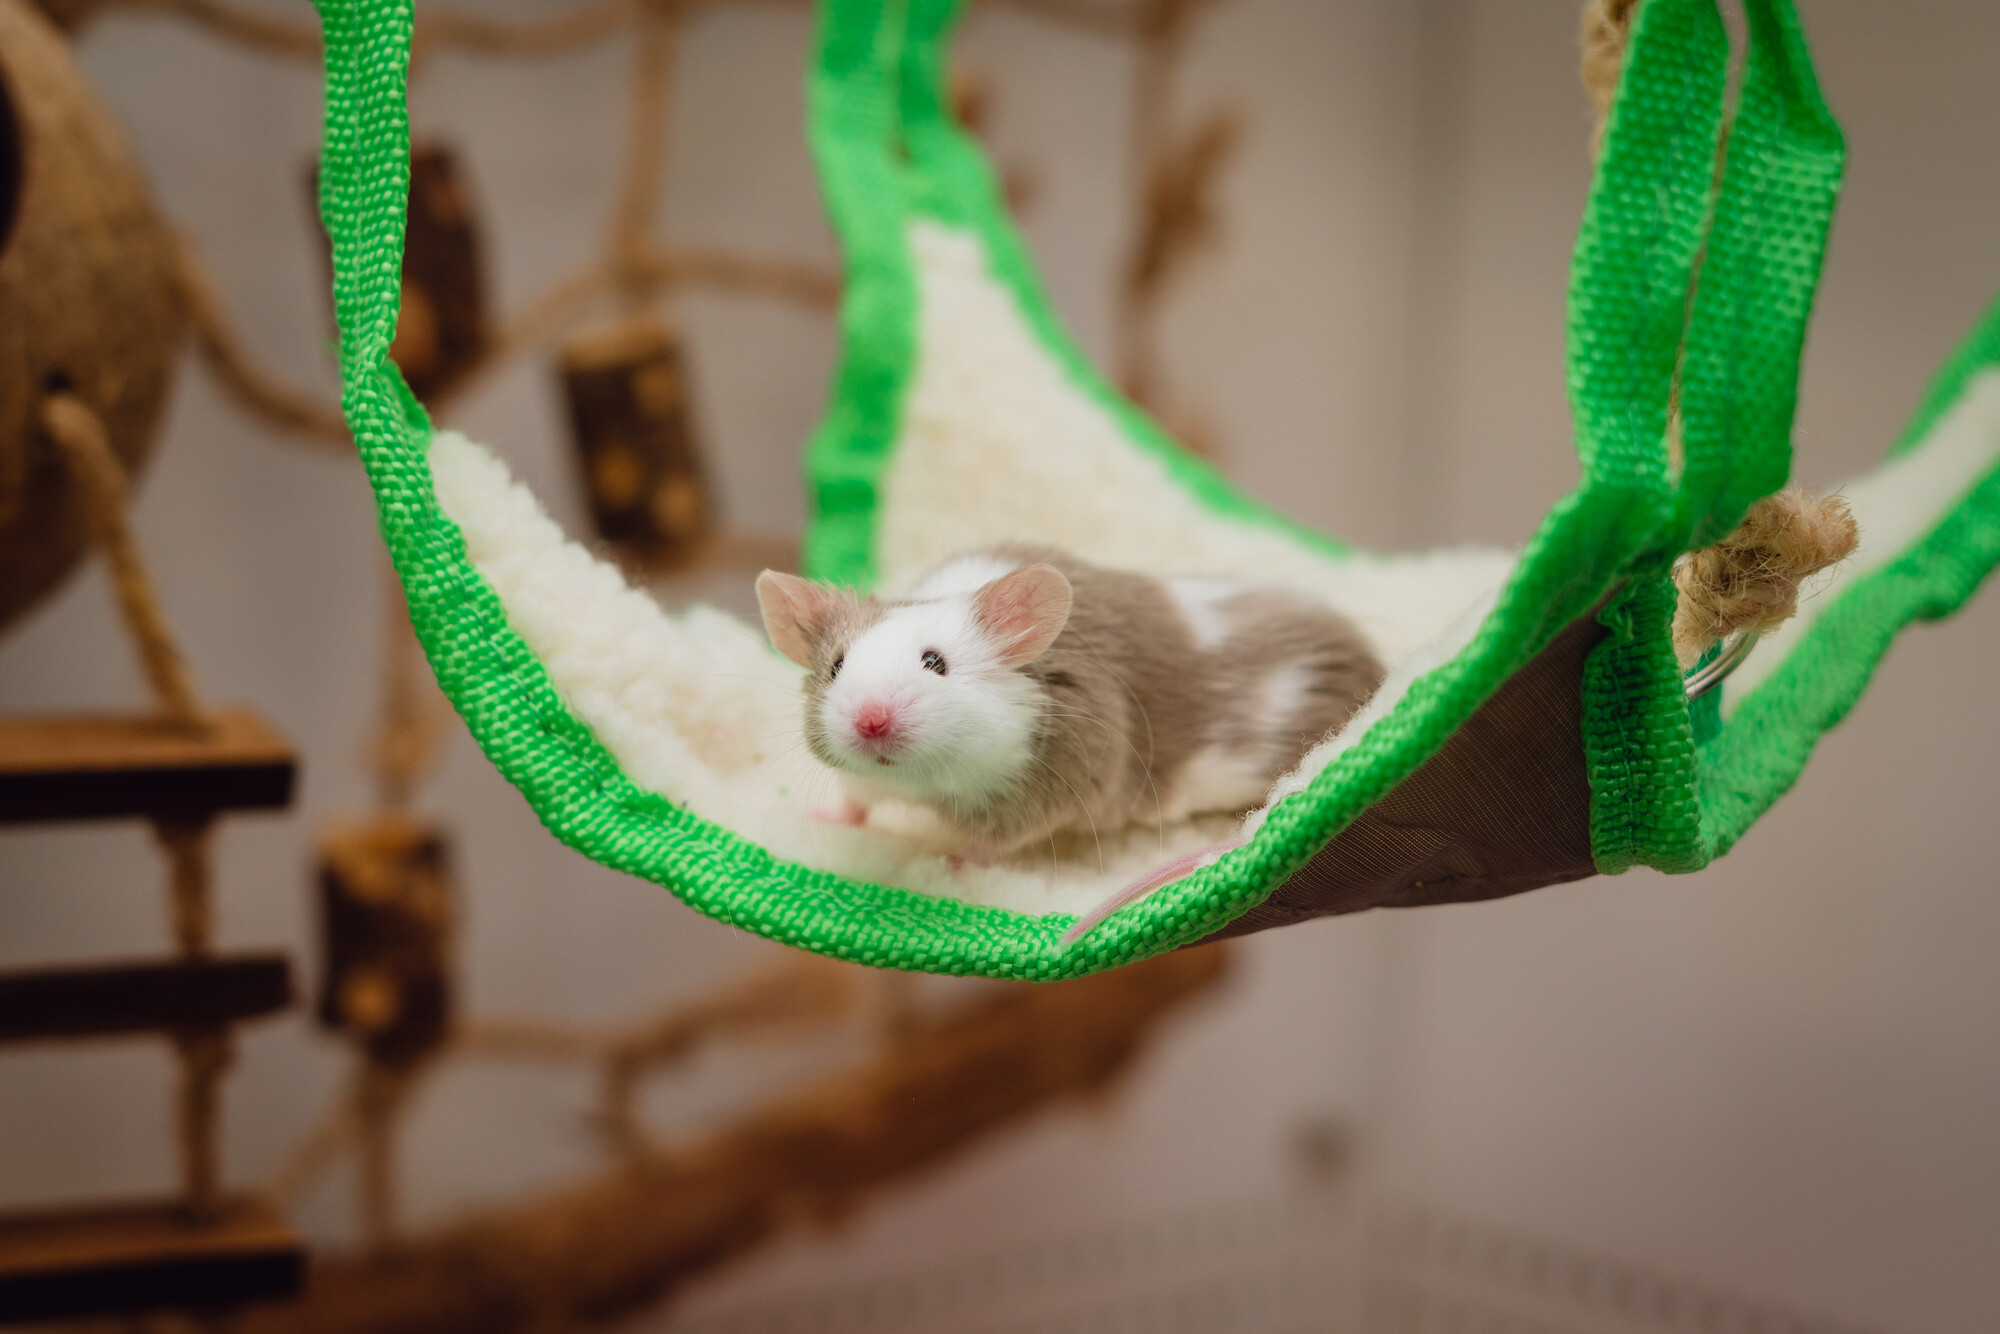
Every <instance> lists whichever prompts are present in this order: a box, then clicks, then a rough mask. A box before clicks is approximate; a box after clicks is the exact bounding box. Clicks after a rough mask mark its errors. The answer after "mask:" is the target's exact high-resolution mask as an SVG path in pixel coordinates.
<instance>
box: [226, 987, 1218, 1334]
mask: <svg viewBox="0 0 2000 1334" xmlns="http://www.w3.org/2000/svg"><path fill="white" fill-rule="evenodd" d="M1226 968H1227V956H1226V955H1222V954H1218V953H1216V952H1215V951H1214V950H1212V949H1206V948H1204V949H1197V950H1184V951H1181V952H1179V953H1175V954H1168V955H1163V956H1161V957H1159V958H1156V959H1151V960H1148V961H1146V962H1144V963H1139V964H1134V965H1132V966H1130V967H1127V968H1121V969H1117V970H1115V971H1112V972H1109V973H1100V974H1098V975H1097V976H1095V977H1089V978H1083V979H1081V980H1078V981H1074V982H1063V983H1057V984H1053V985H1047V986H1032V985H1028V984H1020V985H1016V986H1012V987H1009V988H1007V989H1006V990H1005V991H1003V992H1001V993H1000V994H998V995H995V996H993V997H991V998H990V999H987V1000H984V1001H982V1002H977V1003H974V1004H971V1005H968V1006H966V1007H965V1008H963V1009H962V1010H959V1011H957V1012H956V1013H953V1014H949V1015H947V1016H945V1017H943V1018H941V1019H935V1020H929V1021H925V1022H922V1023H920V1024H918V1025H917V1026H915V1027H913V1028H912V1029H911V1030H909V1031H908V1032H906V1033H904V1034H902V1035H900V1036H898V1037H896V1038H894V1039H892V1040H890V1041H889V1042H888V1043H887V1044H886V1045H885V1046H884V1048H883V1049H881V1051H880V1052H879V1054H878V1055H877V1056H875V1057H874V1058H872V1059H870V1060H869V1061H868V1062H867V1063H865V1064H864V1065H862V1066H861V1067H860V1068H858V1069H853V1070H850V1071H846V1072H843V1073H839V1074H835V1075H833V1076H830V1077H828V1078H825V1079H822V1080H820V1081H818V1082H817V1083H815V1084H812V1085H809V1086H807V1087H805V1088H802V1089H799V1090H797V1091H796V1092H793V1093H791V1094H788V1095H785V1096H782V1097H780V1098H778V1099H777V1100H775V1101H774V1102H772V1103H771V1104H769V1105H768V1106H766V1107H764V1108H763V1109H761V1110H759V1111H757V1112H754V1113H752V1114H751V1115H749V1116H747V1117H745V1118H743V1119H742V1120H739V1121H738V1122H736V1123H735V1124H734V1125H731V1126H729V1127H727V1128H725V1129H723V1130H720V1131H718V1132H716V1133H715V1134H713V1135H711V1136H709V1137H708V1138H707V1139H705V1140H702V1141H700V1142H697V1143H695V1144H692V1145H690V1146H688V1147H686V1148H684V1149H681V1150H679V1151H676V1152H672V1153H662V1154H655V1155H648V1156H645V1157H640V1158H636V1159H633V1160H630V1162H629V1164H628V1165H627V1166H625V1167H623V1168H621V1169H620V1170H616V1171H612V1172H610V1173H607V1174H606V1175H604V1176H602V1177H599V1178H598V1179H596V1180H593V1181H589V1182H586V1183H585V1184H583V1185H580V1186H575V1187H571V1188H568V1189H565V1190H562V1191H560V1192H557V1193H554V1194H551V1195H548V1196H545V1197H543V1198H541V1199H538V1200H535V1201H532V1202H530V1203H527V1204H524V1205H520V1206H517V1207H515V1208H512V1209H508V1210H505V1211H503V1212H500V1213H498V1214H495V1215H490V1216H488V1217H486V1218H484V1219H480V1220H476V1221H473V1222H469V1223H465V1224H461V1225H459V1226H456V1227H451V1228H447V1229H444V1230H442V1231H440V1232H437V1233H434V1234H432V1235H431V1236H429V1237H424V1238H417V1239H414V1240H412V1241H410V1242H409V1243H407V1244H406V1245H404V1246H403V1247H401V1248H399V1249H398V1250H397V1251H395V1252H393V1253H391V1254H388V1255H384V1256H380V1257H376V1258H372V1259H340V1258H332V1259H327V1260H324V1261H321V1262H318V1263H316V1264H315V1265H314V1268H313V1271H312V1274H311V1275H310V1278H309V1280H308V1285H307V1289H306V1292H305V1294H304V1296H303V1297H302V1298H301V1299H300V1300H299V1301H298V1302H297V1303H294V1304H291V1305H287V1306H282V1307H271V1308H266V1309H264V1310H260V1311H255V1312H250V1313H246V1315H245V1316H244V1317H243V1318H242V1319H241V1320H240V1321H239V1322H238V1323H237V1325H236V1326H235V1332H236V1334H348V1332H352V1334H456V1332H457V1331H465V1332H466V1334H475V1332H476V1334H514V1332H516V1331H527V1330H531V1329H560V1328H566V1327H568V1326H569V1325H570V1324H571V1323H574V1322H581V1321H602V1320H609V1319H611V1318H613V1317H615V1316H617V1315H619V1314H621V1313H624V1312H629V1311H632V1310H634V1309H636V1308H638V1307H641V1306H644V1305H647V1304H650V1303H653V1302H656V1301H658V1300H659V1299H661V1298H662V1297H664V1296H667V1295H669V1294H671V1293H673V1292H674V1291H676V1290H677V1289H678V1288H679V1287H680V1286H681V1285H682V1284H684V1283H685V1282H686V1281H687V1280H688V1279H690V1278H691V1277H693V1276H694V1275H696V1274H699V1273H701V1272H703V1271H705V1270H708V1269H712V1268H714V1267H715V1266H716V1265H718V1264H721V1263H723V1262H725V1261H729V1260H735V1259H738V1258H740V1257H741V1256H743V1255H744V1254H746V1253H747V1252H750V1251H753V1250H755V1249H756V1248H757V1247H759V1246H761V1245H764V1244H766V1243H767V1242H769V1241H771V1240H772V1239H774V1238H775V1237H777V1236H779V1235H780V1234H781V1233H783V1232H784V1231H786V1230H787V1229H788V1228H791V1227H794V1226H797V1225H798V1224H800V1223H801V1222H804V1221H807V1220H812V1219H818V1220H822V1221H826V1220H831V1219H835V1218H838V1217H840V1216H842V1215H844V1214H847V1213H849V1212H851V1211H852V1210H854V1209H856V1208H858V1207H859V1206H860V1205H861V1204H862V1203H864V1202H865V1201H866V1200H867V1199H869V1198H870V1197H871V1196H874V1195H877V1194H879V1193H881V1192H883V1191H884V1190H887V1189H889V1188H890V1187H892V1186H894V1185H897V1184H899V1183H903V1182H907V1181H910V1180H912V1179H914V1178H917V1177H919V1176H921V1175H923V1174H924V1173H926V1172H929V1171H933V1170H935V1169H937V1168H938V1167H940V1166H942V1165H943V1164H944V1163H946V1162H948V1161H950V1160H951V1159H952V1158H953V1157H954V1156H956V1155H958V1154H960V1153H962V1152H964V1151H965V1150H967V1149H969V1148H971V1147H972V1146H974V1145H975V1144H977V1143H978V1142H979V1141H980V1140H981V1139H982V1138H983V1137H985V1136H986V1135H988V1134H990V1133H992V1132H994V1131H996V1130H998V1129H1000V1128H1001V1127H1003V1126H1005V1127H1011V1126H1015V1125H1018V1124H1019V1123H1020V1121H1021V1118H1023V1117H1024V1116H1027V1115H1029V1114H1031V1113H1033V1112H1035V1111H1037V1110H1040V1109H1044V1108H1048V1107H1052V1106H1055V1105H1059V1104H1061V1103H1062V1102H1065V1101H1068V1100H1071V1099H1074V1098H1078V1097H1088V1096H1092V1095H1098V1094H1101V1093H1103V1092H1104V1091H1105V1090H1106V1089H1107V1088H1108V1087H1109V1086H1110V1085H1111V1084H1112V1083H1113V1082H1114V1081H1115V1080H1116V1079H1117V1077H1118V1076H1119V1075H1120V1074H1121V1073H1123V1072H1124V1071H1126V1070H1128V1069H1129V1068H1130V1067H1131V1064H1132V1062H1133V1060H1134V1058H1135V1057H1136V1056H1137V1055H1138V1054H1139V1052H1140V1050H1141V1048H1142V1047H1143V1046H1144V1045H1145V1043H1146V1041H1147V1040H1148V1038H1149V1037H1151V1036H1152V1034H1153V1033H1154V1032H1155V1031H1156V1030H1157V1027H1158V1025H1159V1023H1160V1021H1161V1020H1162V1019H1164V1018H1165V1017H1166V1016H1167V1015H1168V1014H1169V1013H1171V1012H1172V1011H1174V1010H1175V1009H1176V1008H1178V1007H1179V1006H1181V1005H1183V1004H1185V1003H1186V1002H1187V1001H1189V1000H1191V999H1192V998H1194V997H1195V996H1198V995H1200V994H1203V993H1204V992H1207V991H1209V990H1211V989H1212V988H1213V987H1214V986H1215V984H1216V983H1217V982H1219V981H1220V980H1221V979H1222V977H1223V976H1224V974H1225V972H1226Z"/></svg>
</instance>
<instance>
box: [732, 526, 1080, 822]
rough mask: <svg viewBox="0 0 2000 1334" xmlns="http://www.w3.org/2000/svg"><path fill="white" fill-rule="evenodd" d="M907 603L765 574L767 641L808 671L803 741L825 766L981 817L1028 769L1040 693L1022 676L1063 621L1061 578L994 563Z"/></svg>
mask: <svg viewBox="0 0 2000 1334" xmlns="http://www.w3.org/2000/svg"><path fill="white" fill-rule="evenodd" d="M912 593H913V600H911V601H906V602H898V603H887V604H884V603H880V602H875V601H872V600H871V601H870V602H868V603H859V602H856V601H855V600H854V599H853V598H852V597H851V596H849V595H847V594H844V593H840V592H837V591H836V590H833V589H830V588H827V587H825V586H823V585H818V584H812V583H808V582H807V581H805V580H803V579H799V578H797V577H796V576H792V575H782V574H776V573H773V572H771V571H766V572H765V573H764V574H763V575H761V576H760V577H759V579H758V581H757V594H758V600H759V602H760V603H761V604H762V606H763V609H764V622H765V626H766V628H767V629H768V630H769V631H770V634H771V642H772V643H773V644H774V645H775V646H776V647H777V648H778V649H779V650H780V651H781V652H783V653H784V654H785V655H786V656H787V657H790V658H791V659H792V660H793V661H795V662H798V663H799V664H800V665H801V666H804V667H806V668H807V669H808V670H809V671H810V672H811V673H812V675H811V676H809V677H808V678H807V682H806V710H807V712H806V736H807V740H808V742H809V743H810V744H811V746H812V749H813V751H814V753H815V754H817V755H819V757H820V758H821V759H823V760H825V761H826V762H827V763H828V764H830V765H832V766H834V767H835V768H838V769H842V770H845V771H846V772H848V773H850V774H853V775H855V776H857V777H860V778H864V779H866V780H868V781H869V783H870V784H871V785H874V784H887V785H889V786H890V787H891V788H894V789H900V790H901V791H903V792H905V793H907V794H908V795H910V796H912V797H915V798H918V799H928V800H933V801H936V800H943V801H945V802H947V803H948V804H950V805H952V806H956V807H960V808H967V807H977V806H980V805H983V804H985V803H988V802H990V801H993V800H995V799H997V798H999V797H1000V796H1001V795H1003V794H1004V793H1006V792H1007V791H1008V790H1009V789H1010V788H1011V787H1012V786H1013V785H1014V784H1015V783H1016V782H1018V780H1019V778H1020V776H1021V774H1022V772H1023V771H1024V770H1025V769H1027V768H1028V767H1029V766H1030V765H1031V764H1032V763H1033V762H1034V750H1035V740H1036V736H1037V733H1038V731H1039V729H1040V728H1041V727H1042V725H1043V717H1042V715H1043V711H1044V710H1043V702H1044V696H1043V693H1042V689H1041V687H1040V686H1038V685H1037V684H1036V683H1035V682H1034V681H1033V680H1031V679H1030V678H1029V677H1027V676H1026V675H1024V674H1023V673H1022V672H1021V671H1019V670H1018V669H1019V668H1020V667H1022V666H1023V665H1025V664H1026V663H1029V662H1032V661H1033V660H1034V659H1035V658H1037V657H1039V656H1040V655H1041V654H1042V653H1043V652H1044V651H1045V650H1047V648H1048V646H1049V645H1050V644H1051V643H1052V642H1054V640H1055V638H1056V636H1057V634H1059V633H1060V632H1061V630H1062V627H1063V625H1064V624H1065V622H1066V621H1067V620H1068V618H1069V610H1070V586H1069V581H1068V580H1067V579H1065V578H1064V577H1063V576H1062V575H1061V574H1060V573H1059V572H1057V571H1056V570H1054V569H1052V568H1050V567H1049V566H1047V565H1041V564H1031V565H1023V564H1022V563H1021V562H1018V561H1012V562H1002V561H997V560H995V559H993V558H991V557H979V558H967V559H964V560H960V561H954V562H951V563H950V564H948V565H947V566H945V567H943V568H941V569H939V570H937V571H935V572H933V573H932V574H931V575H930V576H928V577H927V578H926V579H925V580H924V581H923V582H922V583H921V584H920V585H919V586H918V587H917V588H916V589H914V590H912Z"/></svg>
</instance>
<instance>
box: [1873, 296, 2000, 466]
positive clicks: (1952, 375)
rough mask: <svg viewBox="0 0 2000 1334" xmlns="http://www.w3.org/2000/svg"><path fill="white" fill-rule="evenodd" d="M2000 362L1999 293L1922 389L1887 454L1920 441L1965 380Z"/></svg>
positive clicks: (1953, 400) (1908, 448)
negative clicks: (1911, 412) (1906, 421)
mask: <svg viewBox="0 0 2000 1334" xmlns="http://www.w3.org/2000/svg"><path fill="white" fill-rule="evenodd" d="M1995 365H2000V297H1996V298H1994V300H1993V302H1992V304H1991V305H1989V306H1987V307H1986V313H1985V314H1984V315H1982V316H1980V318H1979V322H1978V323H1977V324H1975V325H1974V326H1973V328H1972V332H1971V333H1969V334H1967V335H1966V337H1965V341H1964V342H1962V343H1960V344H1959V345H1958V347H1957V348H1955V349H1954V350H1953V351H1952V354H1951V356H1950V357H1949V358H1948V359H1946V361H1945V363H1944V366H1943V367H1942V368H1941V369H1940V370H1939V371H1938V373H1937V375H1936V377H1935V378H1933V379H1932V380H1931V383H1930V386H1929V387H1928V388H1927V389H1925V390H1924V396H1923V398H1922V400H1921V401H1919V402H1918V404H1917V410H1916V412H1915V413H1914V414H1912V415H1911V417H1910V424H1909V425H1907V426H1905V427H1904V428H1903V433H1902V434H1901V435H1899V436H1897V437H1896V443H1895V444H1894V445H1893V446H1891V447H1890V450H1889V457H1890V458H1892V459H1893V458H1896V457H1898V456H1899V455H1902V454H1907V453H1909V452H1910V451H1911V450H1912V449H1915V448H1916V447H1917V446H1918V445H1919V444H1922V443H1923V441H1924V438H1925V437H1926V436H1928V435H1929V434H1930V433H1931V431H1932V429H1933V428H1935V427H1936V426H1937V422H1938V418H1939V417H1942V416H1943V415H1944V414H1945V413H1946V412H1948V411H1950V410H1951V406H1952V404H1954V403H1956V402H1958V400H1959V396H1960V395H1962V394H1964V392H1965V382H1966V381H1967V380H1969V379H1971V378H1972V377H1973V376H1974V375H1976V374H1978V373H1979V372H1980V371H1983V370H1985V369H1986V368H1987V367H1989V366H1995Z"/></svg>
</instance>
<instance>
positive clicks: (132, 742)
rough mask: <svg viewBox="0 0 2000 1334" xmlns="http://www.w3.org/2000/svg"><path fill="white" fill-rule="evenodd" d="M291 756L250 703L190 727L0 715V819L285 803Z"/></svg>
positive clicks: (188, 814)
mask: <svg viewBox="0 0 2000 1334" xmlns="http://www.w3.org/2000/svg"><path fill="white" fill-rule="evenodd" d="M297 771H298V760H297V757H296V756H295V755H294V754H293V752H292V747H291V745H290V743H288V742H287V741H286V740H285V739H284V738H283V737H282V736H280V735H279V734H278V732H277V730H276V729H275V728H273V727H272V726H271V725H270V724H269V723H267V722H265V721H264V720H263V719H262V718H260V717H259V716H258V715H257V714H255V713H253V712H251V711H250V710H248V709H225V710H222V711H220V712H218V713H217V714H216V715H215V718H214V725H213V727H211V728H210V729H209V730H208V731H206V732H205V733H201V734H193V733H190V732H188V731H186V730H185V729H183V728H180V727H177V726H175V725H174V724H173V723H171V722H169V721H167V720H165V719H162V718H160V717H158V716H155V715H139V716H135V715H116V714H109V715H108V714H79V715H39V716H36V715H21V716H16V717H12V718H0V823H24V822H28V821H39V820H93V819H109V818H113V817H118V816H134V815H141V816H154V817H158V818H169V819H172V818H201V817H203V816H208V815H213V814H214V813H216V812H217V811H239V810H270V809H274V808H277V807H282V806H286V805H289V804H290V802H291V799H292V781H293V778H294V776H295V775H296V773H297Z"/></svg>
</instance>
